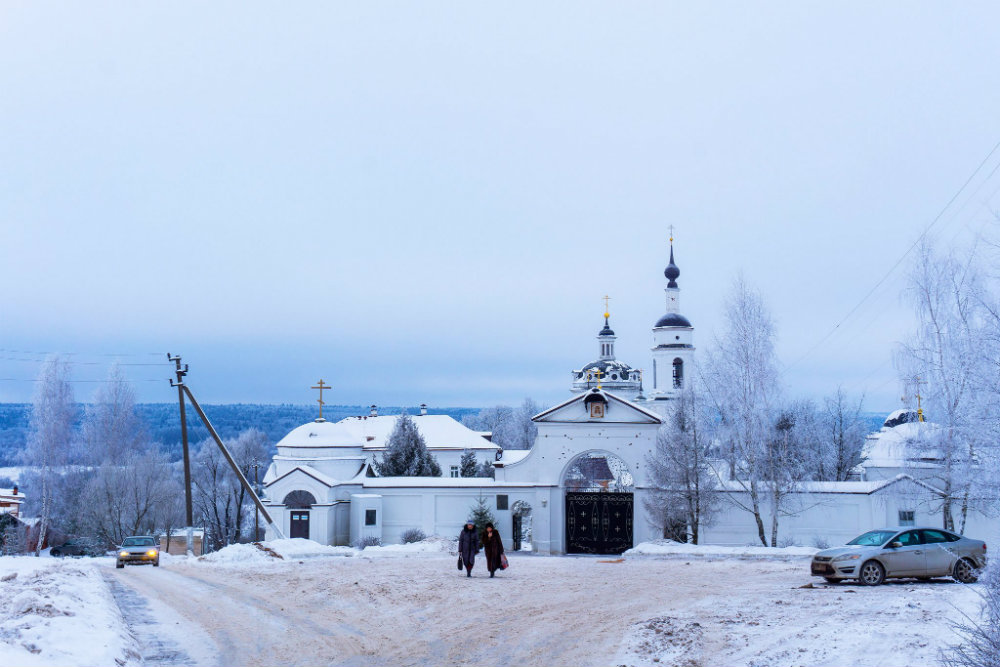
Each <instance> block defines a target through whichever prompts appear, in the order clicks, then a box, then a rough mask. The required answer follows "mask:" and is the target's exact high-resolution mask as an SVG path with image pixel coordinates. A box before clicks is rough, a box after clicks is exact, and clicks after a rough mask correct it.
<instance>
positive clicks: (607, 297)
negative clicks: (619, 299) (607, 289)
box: [604, 294, 611, 317]
mask: <svg viewBox="0 0 1000 667" xmlns="http://www.w3.org/2000/svg"><path fill="white" fill-rule="evenodd" d="M610 300H611V297H610V296H608V295H607V294H605V295H604V317H608V301H610Z"/></svg>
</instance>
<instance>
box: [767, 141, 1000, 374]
mask: <svg viewBox="0 0 1000 667" xmlns="http://www.w3.org/2000/svg"><path fill="white" fill-rule="evenodd" d="M998 149H1000V141H998V142H997V143H996V144H994V145H993V148H992V149H990V152H989V153H987V154H986V157H984V158H983V160H982V161H981V162H980V163H979V165H978V166H977V167H976V168H975V169H974V170H973V172H972V173H971V174H970V175H969V177H968V178H967V179H966V180H965V182H964V183H963V184H962V187H960V188H959V189H958V190H957V191H956V192H955V194H954V195H952V197H951V199H949V200H948V203H947V204H945V205H944V208H942V209H941V211H940V212H938V214H937V215H936V216H934V219H933V220H931V221H930V223H929V224H928V225H927V226H926V227H924V229H923V231H922V232H921V233H920V235H919V236H917V238H916V240H915V241H914V242H913V243H912V244H911V245H910V247H909V248H907V249H906V251H905V252H904V253H903V254H902V255H901V256H900V257H899V259H897V260H896V262H895V263H894V264H893V265H892V266H891V267H889V270H888V271H886V272H885V275H883V276H882V277H881V278H880V279H879V280H878V282H876V283H875V285H874V286H873V287H872V288H871V289H870V290H868V292H867V293H865V295H864V296H863V297H862V298H861V300H860V301H858V303H857V304H855V305H854V307H853V308H851V310H850V311H848V313H847V314H846V315H844V316H843V317H842V318H840V320H839V321H838V322H837V324H835V325H834V326H833V328H832V329H830V331H828V332H827V333H826V335H825V336H823V337H822V338H820V339H819V341H817V342H816V344H815V345H813V346H812V347H810V348H809V349H808V350H806V352H805V354H803V355H802V356H800V357H799V358H797V359H796V360H795V361H793V362H792V363H790V364H789V365H788V366H786V367H785V368H784V369H783V370H782V374H784V373H787V372H788V371H789V370H791V369H792V368H794V367H795V366H797V365H798V364H799V363H801V362H802V361H804V360H805V359H806V358H808V357H809V356H811V355H812V353H813V352H815V351H816V350H817V349H819V347H820V346H821V345H822V344H823V343H825V342H826V341H827V340H829V339H830V337H831V336H832V335H833V334H835V333H837V331H838V330H839V329H840V327H841V325H843V324H844V323H845V322H847V320H848V319H850V318H851V316H852V315H854V313H856V312H857V311H858V309H859V308H861V306H863V305H864V304H865V302H867V301H868V299H869V298H870V297H871V295H872V294H874V293H875V291H876V290H877V289H878V288H879V287H881V286H882V284H883V283H885V281H886V280H888V279H889V276H891V275H892V274H893V273H894V272H895V271H896V269H897V268H899V266H900V265H901V264H902V263H903V260H905V259H906V258H907V257H909V255H910V253H911V252H913V249H914V248H916V247H917V246H918V245H919V244H920V242H921V241H922V240H923V239H924V237H925V236H927V233H928V232H930V230H931V229H932V228H933V227H934V225H936V224H937V223H938V221H939V220H941V218H942V217H943V216H944V214H945V213H946V212H947V211H948V209H949V208H950V207H951V205H952V204H953V203H955V200H956V199H958V198H959V197H960V196H961V194H962V192H964V191H965V189H966V188H967V187H968V186H969V183H971V182H972V180H973V179H974V178H975V177H976V174H978V173H979V172H980V170H982V168H983V166H984V165H985V164H986V163H987V162H989V160H990V158H992V157H993V155H994V153H996V152H997V150H998ZM998 168H1000V163H998V164H997V166H996V167H994V168H993V170H992V171H991V172H990V174H989V176H987V178H986V179H985V180H984V183H985V182H986V181H988V180H989V179H990V178H992V176H993V175H994V174H995V173H996V172H997V169H998ZM979 187H980V188H981V187H982V184H980V186H979ZM978 191H979V188H977V189H976V192H978ZM963 208H964V206H963ZM959 210H961V209H959Z"/></svg>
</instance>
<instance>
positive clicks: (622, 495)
mask: <svg viewBox="0 0 1000 667" xmlns="http://www.w3.org/2000/svg"><path fill="white" fill-rule="evenodd" d="M561 484H562V487H563V489H564V491H565V494H566V496H565V519H566V553H570V554H572V553H583V554H620V553H622V552H623V551H625V550H626V549H631V548H632V540H633V505H634V496H633V491H634V489H635V480H634V478H633V477H632V473H631V472H630V471H629V469H628V465H627V464H626V463H625V461H623V460H622V459H621V458H620V457H619V456H617V455H615V454H612V453H611V452H606V451H601V450H591V451H587V452H583V453H581V454H579V455H577V456H576V457H574V458H573V459H572V460H571V461H570V462H569V464H567V466H566V468H565V469H564V470H563V475H562V479H561Z"/></svg>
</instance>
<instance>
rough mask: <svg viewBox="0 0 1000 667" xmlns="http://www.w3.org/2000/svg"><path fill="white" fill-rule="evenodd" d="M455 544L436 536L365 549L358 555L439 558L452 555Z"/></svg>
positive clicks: (455, 547) (452, 541)
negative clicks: (443, 555) (407, 542)
mask: <svg viewBox="0 0 1000 667" xmlns="http://www.w3.org/2000/svg"><path fill="white" fill-rule="evenodd" d="M456 549H457V544H456V542H455V541H454V540H449V539H448V538H445V537H438V536H436V535H434V536H431V537H428V538H427V539H424V540H421V541H419V542H411V543H409V544H387V545H385V546H384V547H366V548H365V549H364V550H363V551H361V552H359V554H358V555H361V556H370V557H375V558H383V557H392V556H402V557H406V556H427V555H429V556H440V555H441V554H448V553H454V552H455V551H456Z"/></svg>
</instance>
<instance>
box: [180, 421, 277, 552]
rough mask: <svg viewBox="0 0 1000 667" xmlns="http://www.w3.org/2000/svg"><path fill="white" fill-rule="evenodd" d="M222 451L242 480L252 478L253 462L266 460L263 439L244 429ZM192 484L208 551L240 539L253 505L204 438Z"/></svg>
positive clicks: (199, 447)
mask: <svg viewBox="0 0 1000 667" xmlns="http://www.w3.org/2000/svg"><path fill="white" fill-rule="evenodd" d="M225 442H226V448H227V449H228V450H229V453H230V455H232V457H233V460H234V461H235V462H236V466H237V467H238V468H239V469H240V470H241V471H242V472H243V475H244V476H245V477H250V478H252V477H253V473H252V472H251V468H252V466H253V463H254V461H261V460H264V459H265V458H267V457H268V454H269V452H268V440H267V436H266V435H264V434H263V433H262V432H260V431H258V430H257V429H247V430H246V431H243V432H242V433H240V434H239V435H238V436H237V437H236V438H232V439H228V440H226V441H225ZM192 468H193V470H192V472H193V474H192V485H193V486H194V498H193V500H194V503H195V505H196V506H197V512H198V513H199V514H200V515H201V516H202V517H203V521H204V524H205V529H206V531H207V536H206V540H207V541H208V542H209V544H210V546H211V548H212V549H221V548H222V547H224V546H226V545H227V544H233V543H235V542H239V541H241V540H242V539H243V538H244V535H245V534H246V531H247V528H248V527H249V525H250V523H251V522H252V518H253V511H254V505H253V500H252V499H251V498H250V496H249V494H248V493H247V492H246V489H244V488H243V486H242V485H241V484H240V482H239V479H238V478H237V477H236V474H235V473H234V472H233V470H232V468H231V467H230V466H229V463H228V462H227V461H226V459H225V457H224V456H223V454H222V452H221V451H219V446H218V445H217V444H216V442H215V440H213V439H211V438H206V439H205V440H203V441H202V442H201V443H199V445H198V446H197V449H196V453H195V456H194V465H193V466H192Z"/></svg>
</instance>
